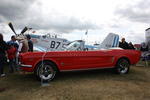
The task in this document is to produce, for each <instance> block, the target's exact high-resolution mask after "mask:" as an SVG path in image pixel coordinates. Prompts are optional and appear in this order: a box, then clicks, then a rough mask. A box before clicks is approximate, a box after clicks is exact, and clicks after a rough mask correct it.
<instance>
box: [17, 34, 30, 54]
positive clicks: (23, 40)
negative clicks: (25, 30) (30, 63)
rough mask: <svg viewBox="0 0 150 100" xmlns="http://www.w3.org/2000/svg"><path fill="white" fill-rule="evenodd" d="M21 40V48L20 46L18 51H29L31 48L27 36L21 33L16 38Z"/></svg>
mask: <svg viewBox="0 0 150 100" xmlns="http://www.w3.org/2000/svg"><path fill="white" fill-rule="evenodd" d="M16 39H17V40H18V42H19V48H18V52H19V53H25V52H28V50H29V46H28V41H27V38H26V36H23V35H20V36H18V37H17V38H16Z"/></svg>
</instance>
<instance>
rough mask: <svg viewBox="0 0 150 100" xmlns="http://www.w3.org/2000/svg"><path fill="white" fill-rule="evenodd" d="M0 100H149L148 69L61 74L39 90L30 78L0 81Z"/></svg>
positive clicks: (9, 76) (15, 76) (10, 76)
mask: <svg viewBox="0 0 150 100" xmlns="http://www.w3.org/2000/svg"><path fill="white" fill-rule="evenodd" d="M0 89H3V90H1V91H0V100H150V67H142V66H141V67H140V66H139V67H137V66H132V67H131V70H130V72H129V74H127V75H117V74H114V73H113V72H112V71H111V70H96V71H81V72H64V73H61V74H60V75H59V76H58V77H57V78H56V79H55V80H54V81H52V82H50V83H49V86H47V87H42V86H41V84H40V82H39V81H37V80H36V78H35V77H34V75H32V74H31V73H28V74H19V73H14V74H7V76H6V77H3V78H0Z"/></svg>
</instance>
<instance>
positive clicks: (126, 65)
mask: <svg viewBox="0 0 150 100" xmlns="http://www.w3.org/2000/svg"><path fill="white" fill-rule="evenodd" d="M128 68H129V63H128V61H126V60H122V61H121V62H120V63H119V68H118V71H119V72H120V74H125V73H126V72H127V71H128Z"/></svg>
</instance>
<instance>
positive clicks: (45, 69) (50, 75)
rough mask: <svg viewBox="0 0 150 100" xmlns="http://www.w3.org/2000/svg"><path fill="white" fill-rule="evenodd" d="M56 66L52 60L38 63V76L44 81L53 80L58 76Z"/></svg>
mask: <svg viewBox="0 0 150 100" xmlns="http://www.w3.org/2000/svg"><path fill="white" fill-rule="evenodd" d="M56 72H57V69H56V66H55V64H53V63H51V62H42V63H40V64H38V65H37V68H36V76H37V78H38V79H40V80H43V81H51V80H53V79H54V78H55V76H56Z"/></svg>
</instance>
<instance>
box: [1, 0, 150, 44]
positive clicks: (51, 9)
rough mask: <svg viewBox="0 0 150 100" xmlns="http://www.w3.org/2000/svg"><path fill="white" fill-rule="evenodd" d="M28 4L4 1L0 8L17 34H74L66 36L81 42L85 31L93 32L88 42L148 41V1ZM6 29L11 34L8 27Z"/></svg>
mask: <svg viewBox="0 0 150 100" xmlns="http://www.w3.org/2000/svg"><path fill="white" fill-rule="evenodd" d="M6 1H8V0H6ZM14 1H18V0H13V1H12V2H14ZM28 1H30V0H27V1H26V2H25V4H28V5H25V4H24V0H22V1H19V3H16V4H15V3H13V4H11V3H10V2H8V3H7V2H5V0H2V1H0V5H3V6H1V7H0V8H1V9H2V10H0V22H1V23H4V22H8V21H13V23H14V24H15V28H16V29H17V30H19V29H22V28H24V26H29V27H32V28H34V29H35V30H40V31H39V32H42V33H43V32H47V33H49V32H56V33H70V34H65V35H64V36H65V37H67V38H69V39H81V37H82V35H83V34H84V31H85V30H86V29H89V34H88V35H89V39H88V41H93V42H95V41H102V40H103V38H104V37H105V36H106V35H107V34H108V33H110V32H113V33H117V34H119V35H120V37H125V38H126V40H127V41H133V43H140V42H143V41H144V38H145V36H144V34H145V32H144V30H145V29H146V28H148V27H149V26H148V24H147V23H149V21H147V19H149V17H150V16H149V11H150V10H149V8H150V7H149V3H150V2H149V1H148V0H146V1H145V0H103V1H102V0H34V2H32V3H29V2H28ZM18 4H19V5H18ZM10 5H11V6H10ZM21 6H22V7H21ZM26 7H27V8H28V9H26ZM8 8H9V9H8ZM17 8H20V9H17ZM21 8H23V9H21ZM14 9H15V10H14ZM10 11H13V13H9V12H10ZM10 16H13V17H10ZM6 25H7V24H6ZM3 29H6V31H7V30H8V29H7V28H6V27H4V28H3ZM8 32H10V30H9V31H8ZM10 33H11V32H10ZM131 33H132V34H131ZM133 33H134V34H133Z"/></svg>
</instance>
